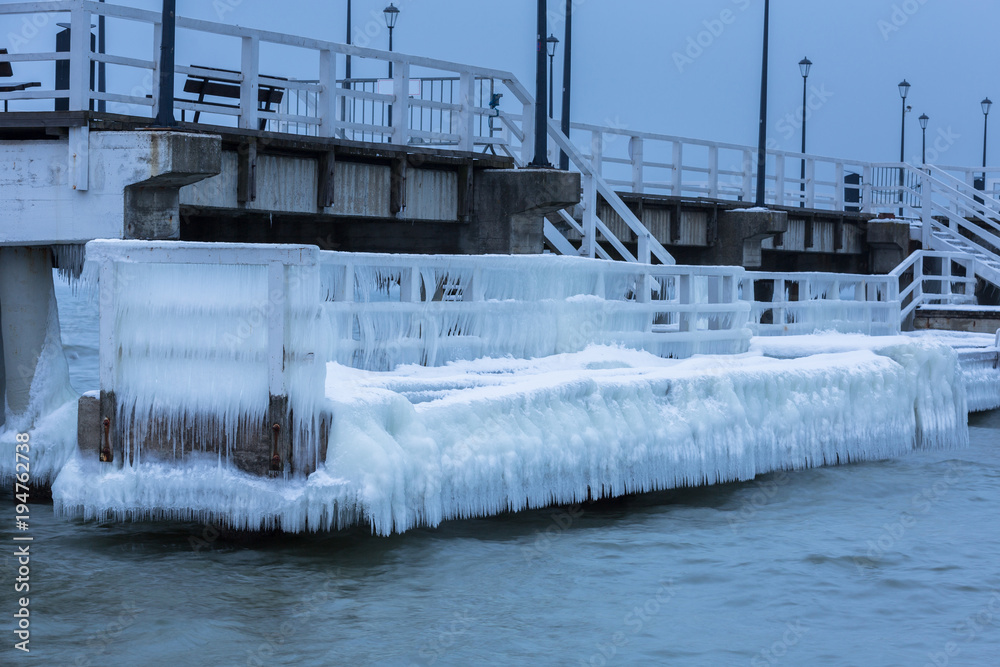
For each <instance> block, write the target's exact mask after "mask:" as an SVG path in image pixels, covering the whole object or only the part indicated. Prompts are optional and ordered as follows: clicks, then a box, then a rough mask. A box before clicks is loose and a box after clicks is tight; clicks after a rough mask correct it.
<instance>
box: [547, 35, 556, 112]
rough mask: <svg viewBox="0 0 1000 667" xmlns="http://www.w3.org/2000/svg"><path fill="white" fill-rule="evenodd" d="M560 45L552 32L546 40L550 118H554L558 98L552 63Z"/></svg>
mask: <svg viewBox="0 0 1000 667" xmlns="http://www.w3.org/2000/svg"><path fill="white" fill-rule="evenodd" d="M558 43H559V38H558V37H556V36H555V35H553V34H552V33H551V32H550V33H549V36H548V38H547V39H546V40H545V46H546V48H547V49H548V52H549V118H552V117H553V114H552V109H553V102H554V100H555V98H556V97H555V95H554V94H553V92H552V82H553V78H552V63H553V61H554V60H555V57H556V45H557V44H558Z"/></svg>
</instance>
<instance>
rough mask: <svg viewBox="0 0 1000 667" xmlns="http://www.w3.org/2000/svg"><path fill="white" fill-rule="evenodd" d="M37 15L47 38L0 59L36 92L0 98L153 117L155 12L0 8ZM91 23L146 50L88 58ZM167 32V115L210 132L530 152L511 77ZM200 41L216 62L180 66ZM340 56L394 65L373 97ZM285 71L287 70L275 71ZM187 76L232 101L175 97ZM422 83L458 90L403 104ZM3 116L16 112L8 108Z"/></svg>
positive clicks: (187, 25) (180, 22)
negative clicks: (212, 85)
mask: <svg viewBox="0 0 1000 667" xmlns="http://www.w3.org/2000/svg"><path fill="white" fill-rule="evenodd" d="M37 16H44V17H45V19H44V24H45V26H47V28H46V29H40V30H39V33H40V34H39V35H37V36H35V37H34V38H33V39H32V40H31V41H30V42H29V46H30V47H31V48H32V51H31V52H20V53H11V54H7V55H0V62H10V63H12V64H13V67H14V68H15V70H16V72H15V73H16V74H17V76H18V78H24V77H27V78H31V79H33V80H38V81H40V82H42V86H41V87H40V88H37V89H29V90H23V91H13V92H7V93H0V100H5V101H7V102H8V103H11V102H19V103H24V104H23V107H22V108H21V110H27V111H33V110H34V111H37V110H44V109H46V106H45V104H46V103H47V104H48V107H47V108H48V109H49V110H51V109H52V108H53V107H52V102H53V101H58V100H62V101H63V105H64V108H65V109H66V110H68V111H85V110H91V109H95V108H97V106H99V105H100V106H102V107H104V108H105V109H106V110H108V111H113V112H117V113H127V114H128V115H137V116H145V117H152V116H153V115H154V114H155V109H156V108H157V106H158V100H159V97H160V90H159V74H160V72H159V60H160V53H159V48H160V46H159V45H160V30H161V18H160V14H159V13H158V12H151V11H145V10H140V9H134V8H131V7H124V6H121V5H115V4H110V3H98V2H93V1H91V0H53V1H50V2H19V3H11V4H4V5H0V20H2V19H5V18H7V17H10V18H13V19H14V20H15V22H16V24H20V23H21V21H22V20H28V21H30V20H31V19H32V18H33V17H37ZM99 16H104V17H106V19H107V21H108V22H109V24H110V23H112V22H114V23H115V24H116V25H115V27H118V28H119V29H121V28H127V29H129V30H132V31H140V30H143V29H146V30H149V34H150V36H151V39H150V41H149V48H148V50H147V51H145V52H142V53H107V54H100V53H94V52H92V51H91V47H90V43H89V42H90V38H89V35H90V34H91V24H92V22H96V21H95V19H96V18H97V17H99ZM65 18H68V24H69V25H70V29H71V35H70V42H71V46H70V51H69V53H57V52H54V51H53V50H50V47H51V45H53V44H54V43H55V30H56V28H55V25H56V23H57V21H59V20H65ZM176 24H177V30H178V35H179V39H178V55H177V58H176V62H177V63H178V64H177V65H176V67H175V72H176V75H177V77H176V83H175V86H176V88H175V96H174V97H175V102H174V108H175V110H176V111H177V112H178V114H177V115H178V116H179V115H180V113H184V114H185V115H186V114H188V113H191V114H194V113H197V114H199V115H200V116H204V117H205V118H206V119H207V121H211V124H215V125H222V126H234V127H239V128H243V129H254V130H255V129H260V128H261V127H262V124H263V127H265V128H267V129H273V130H280V131H285V132H291V133H297V134H311V135H316V136H320V137H342V138H348V139H354V138H355V137H357V138H358V139H359V140H362V139H365V138H366V139H368V140H372V139H373V138H374V140H377V141H391V142H392V143H395V144H403V145H405V144H411V143H432V144H440V145H447V146H452V147H453V148H455V149H457V150H462V151H472V150H474V149H475V148H476V147H484V148H487V149H489V148H491V147H494V148H493V150H494V151H495V150H497V149H496V148H495V146H501V147H502V148H503V150H505V151H510V150H511V148H510V147H511V145H512V143H513V141H514V140H516V141H517V142H521V146H522V148H523V150H525V151H527V150H529V149H531V147H532V141H531V137H532V122H533V118H534V114H533V106H534V103H533V101H532V98H531V96H530V95H529V94H528V91H527V89H525V88H524V86H522V85H521V84H520V82H518V81H517V79H516V78H515V77H514V76H513V75H512V74H511V73H510V72H505V71H502V70H495V69H488V68H482V67H474V66H471V65H464V64H460V63H453V62H448V61H444V60H438V59H434V58H424V57H419V56H411V55H407V54H403V53H398V52H388V51H381V50H378V49H371V48H363V47H359V46H353V45H346V44H339V43H336V42H329V41H325V40H317V39H310V38H305V37H298V36H294V35H286V34H282V33H277V32H272V31H266V30H255V29H251V28H243V27H240V26H234V25H228V24H222V23H213V22H209V21H202V20H196V19H191V18H187V17H183V16H178V17H177V20H176ZM189 33H193V34H192V35H191V38H186V37H184V35H185V34H189ZM209 40H210V41H211V42H212V43H214V44H217V45H218V47H219V48H217V49H213V51H212V54H213V55H212V56H211V57H212V59H213V62H200V63H198V64H181V63H185V62H190V61H192V60H194V59H196V58H198V56H196V55H189V52H187V51H185V49H186V48H190V49H191V51H190V53H196V51H195V45H197V44H199V43H204V42H206V41H209ZM230 45H233V46H236V45H238V49H233V48H230V49H229V50H227V49H226V47H228V46H230ZM289 50H292V51H295V52H296V53H295V56H294V57H290V58H289V57H286V58H278V57H276V56H277V54H278V53H281V52H288V51H289ZM348 55H350V56H352V57H353V58H355V60H356V62H355V68H357V69H360V68H362V67H363V66H364V63H365V62H366V61H367V62H377V63H379V66H380V67H385V66H386V65H387V64H388V63H392V67H393V77H392V79H387V80H385V81H384V82H379V86H378V87H377V89H374V90H369V89H368V88H367V87H365V86H363V85H353V84H351V85H346V86H345V85H344V81H343V79H338V77H337V72H338V71H343V70H344V63H345V59H346V57H347V56H348ZM66 61H68V62H69V81H68V82H66V84H65V85H66V88H65V89H57V83H56V77H55V74H54V71H55V66H56V63H58V62H66ZM279 62H280V63H282V64H281V65H279V64H278V63H279ZM92 63H105V64H106V67H107V69H108V78H107V87H106V88H107V89H106V91H105V92H98V91H97V90H96V88H98V87H99V86H97V85H94V83H93V82H92V81H91V77H90V74H89V72H90V71H91V68H92ZM288 63H295V65H294V66H293V65H291V64H288ZM284 66H287V67H288V68H289V70H288V71H286V70H284V69H281V71H275V70H277V69H279V68H281V67H284ZM297 74H298V76H296V75H297ZM22 75H23V76H22ZM191 77H194V78H206V77H207V78H210V79H211V80H213V81H216V82H218V83H220V84H224V85H228V86H230V87H237V88H238V98H232V99H219V98H217V97H216V98H215V99H207V100H206V99H201V100H199V99H197V98H196V96H195V95H193V94H191V93H185V92H184V84H185V81H186V78H191ZM425 78H426V79H428V80H439V79H442V78H452V79H455V80H456V81H457V86H456V88H457V92H455V94H454V95H452V96H451V97H450V98H449V99H448V100H447V101H445V99H444V97H443V93H442V94H441V95H439V96H438V97H441V99H427V98H425V97H424V96H422V95H420V94H417V95H413V94H411V93H412V86H411V82H414V81H420V80H422V79H425ZM382 84H384V85H382ZM417 87H418V88H419V87H421V86H419V85H418V86H417ZM262 90H263V91H265V98H267V95H266V91H267V90H280V91H281V94H282V97H283V100H282V103H281V104H280V105H278V106H277V107H271V106H270V105H268V104H264V105H263V108H262V102H261V100H260V94H261V91H262ZM486 90H488V91H489V93H490V94H491V95H492V94H493V93H497V94H501V95H503V94H505V93H506V94H507V103H508V105H509V106H513V107H514V110H515V114H514V115H512V116H510V117H508V116H505V115H499V116H498V115H497V112H496V111H494V110H493V109H491V108H489V107H488V104H489V99H486V98H485V95H486V93H485V92H484V91H486ZM477 93H478V94H477ZM208 97H210V98H211V96H208ZM286 100H287V101H286ZM366 103H374V104H377V105H380V108H384V109H385V110H388V108H389V106H388V105H391V106H392V111H391V113H382V114H381V115H376V114H374V113H372V114H366V112H365V111H364V109H365V104H366ZM11 110H12V111H16V110H18V108H17V107H16V106H15V108H13V109H11ZM427 113H430V114H435V113H436V114H437V115H438V120H439V123H438V126H437V127H433V128H432V127H431V126H430V124H429V123H426V122H424V121H423V120H422V119H424V118H426V114H427ZM491 117H492V119H491ZM515 119H516V120H515ZM522 157H523V156H522Z"/></svg>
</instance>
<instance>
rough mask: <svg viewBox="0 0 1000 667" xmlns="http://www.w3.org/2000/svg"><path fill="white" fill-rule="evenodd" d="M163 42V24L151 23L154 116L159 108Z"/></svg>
mask: <svg viewBox="0 0 1000 667" xmlns="http://www.w3.org/2000/svg"><path fill="white" fill-rule="evenodd" d="M162 43H163V24H162V23H160V22H157V23H154V24H153V58H152V60H153V89H152V96H153V106H152V109H153V110H152V115H153V117H154V118H155V117H156V110H157V109H159V108H160V69H161V66H162V64H163V63H162V62H160V50H161V45H162Z"/></svg>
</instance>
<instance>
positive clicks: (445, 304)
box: [320, 252, 750, 369]
mask: <svg viewBox="0 0 1000 667" xmlns="http://www.w3.org/2000/svg"><path fill="white" fill-rule="evenodd" d="M320 261H321V273H322V280H323V285H324V289H325V293H326V295H327V303H326V304H325V306H324V308H325V311H326V313H327V317H328V318H329V322H330V330H331V331H332V332H333V335H332V339H331V348H330V353H329V354H330V357H331V358H332V359H335V360H337V361H339V362H340V363H343V364H346V365H352V366H358V367H362V368H376V369H383V368H389V367H392V366H394V365H396V364H399V363H419V364H425V365H435V364H441V363H444V362H446V361H450V360H454V359H466V358H477V357H480V356H498V355H499V356H503V355H511V356H514V357H517V358H531V357H540V356H547V355H551V354H556V353H561V352H570V351H578V350H582V349H583V348H585V347H586V346H587V345H589V344H593V343H602V344H621V345H626V346H629V347H636V348H639V349H646V350H648V351H651V352H654V353H656V354H659V355H661V356H666V357H687V356H690V355H692V354H699V353H717V354H731V353H737V352H741V351H744V350H746V348H747V345H748V344H749V335H750V332H749V330H748V329H747V328H746V326H745V325H746V321H747V315H748V311H749V305H748V304H747V303H745V302H742V301H740V299H739V295H738V286H739V282H740V279H741V277H742V275H743V269H742V268H739V267H690V266H688V267H679V266H650V265H637V264H626V263H622V262H593V261H589V260H586V259H583V258H574V257H557V256H553V255H548V256H546V255H541V256H538V255H536V256H530V255H528V256H513V257H511V256H432V257H431V256H423V255H376V254H369V253H341V252H323V253H321V260H320Z"/></svg>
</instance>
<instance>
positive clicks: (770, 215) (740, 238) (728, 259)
mask: <svg viewBox="0 0 1000 667" xmlns="http://www.w3.org/2000/svg"><path fill="white" fill-rule="evenodd" d="M787 230H788V213H786V212H785V211H772V210H768V209H757V208H741V209H734V210H731V211H723V212H722V214H721V215H720V216H719V224H718V239H717V241H716V243H715V246H714V247H713V248H712V249H711V250H710V252H709V261H708V263H709V264H717V265H720V266H742V267H745V268H748V269H755V268H759V267H760V266H761V264H762V256H761V241H762V240H763V239H765V238H767V237H769V236H774V235H775V234H782V233H784V232H786V231H787Z"/></svg>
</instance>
